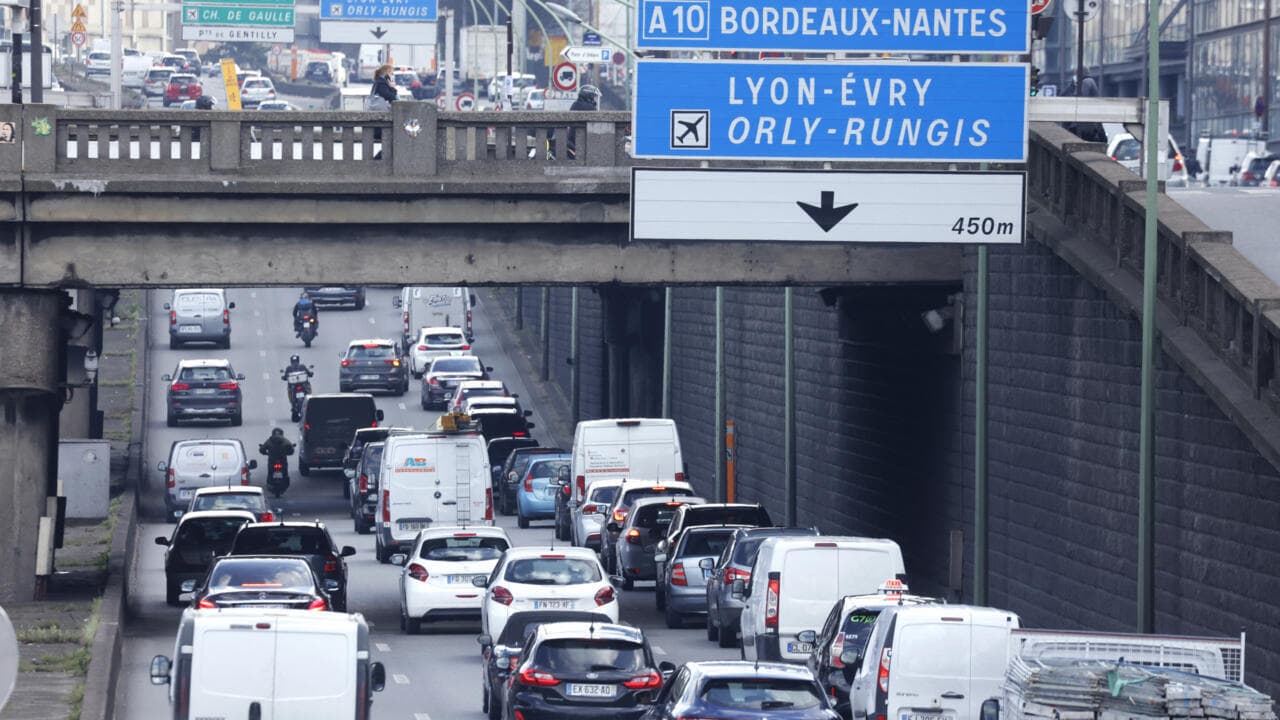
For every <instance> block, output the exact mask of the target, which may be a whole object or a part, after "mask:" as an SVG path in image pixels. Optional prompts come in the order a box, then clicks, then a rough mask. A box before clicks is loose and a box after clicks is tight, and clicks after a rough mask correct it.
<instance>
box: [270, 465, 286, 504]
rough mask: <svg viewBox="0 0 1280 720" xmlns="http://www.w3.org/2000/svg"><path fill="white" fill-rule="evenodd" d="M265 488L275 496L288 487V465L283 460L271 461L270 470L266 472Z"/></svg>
mask: <svg viewBox="0 0 1280 720" xmlns="http://www.w3.org/2000/svg"><path fill="white" fill-rule="evenodd" d="M267 489H268V490H270V491H271V494H272V495H274V496H276V497H277V498H278V497H280V496H281V495H283V494H284V491H285V490H288V489H289V466H288V464H286V463H285V462H283V461H282V462H273V463H271V471H270V472H269V473H268V474H267Z"/></svg>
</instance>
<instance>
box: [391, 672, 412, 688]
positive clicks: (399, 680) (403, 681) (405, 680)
mask: <svg viewBox="0 0 1280 720" xmlns="http://www.w3.org/2000/svg"><path fill="white" fill-rule="evenodd" d="M391 679H392V680H395V681H396V684H397V685H408V684H409V677H408V676H407V675H401V674H399V673H397V674H395V675H392V676H391Z"/></svg>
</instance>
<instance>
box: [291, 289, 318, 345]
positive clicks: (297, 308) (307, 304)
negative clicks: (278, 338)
mask: <svg viewBox="0 0 1280 720" xmlns="http://www.w3.org/2000/svg"><path fill="white" fill-rule="evenodd" d="M303 315H310V316H311V317H312V318H313V319H315V321H316V322H315V325H316V331H317V332H318V331H319V330H320V313H318V312H316V303H315V301H314V300H312V299H311V295H310V294H309V293H307V291H306V290H303V291H302V294H301V295H299V296H298V302H296V303H294V304H293V334H294V335H300V334H301V333H302V316H303Z"/></svg>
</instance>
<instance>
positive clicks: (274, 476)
mask: <svg viewBox="0 0 1280 720" xmlns="http://www.w3.org/2000/svg"><path fill="white" fill-rule="evenodd" d="M271 479H272V480H283V479H284V473H282V472H280V471H279V470H276V471H275V472H273V473H271Z"/></svg>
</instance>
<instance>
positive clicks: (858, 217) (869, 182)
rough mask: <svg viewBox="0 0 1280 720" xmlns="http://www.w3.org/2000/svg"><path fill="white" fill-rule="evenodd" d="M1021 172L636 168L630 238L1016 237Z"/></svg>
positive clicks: (1004, 240) (1022, 212) (1022, 197)
mask: <svg viewBox="0 0 1280 720" xmlns="http://www.w3.org/2000/svg"><path fill="white" fill-rule="evenodd" d="M1025 217H1026V175H1025V174H1024V173H1021V172H981V173H976V172H974V173H965V172H892V171H874V172H872V171H867V172H854V171H803V170H778V171H770V170H735V169H716V170H709V169H697V168H687V169H669V170H657V169H642V168H635V169H633V170H632V174H631V239H632V241H634V242H644V241H662V242H667V241H681V240H683V241H772V242H856V243H946V244H951V243H964V244H982V243H992V244H995V243H1000V244H1018V243H1021V242H1022V239H1023V220H1024V218H1025Z"/></svg>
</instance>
